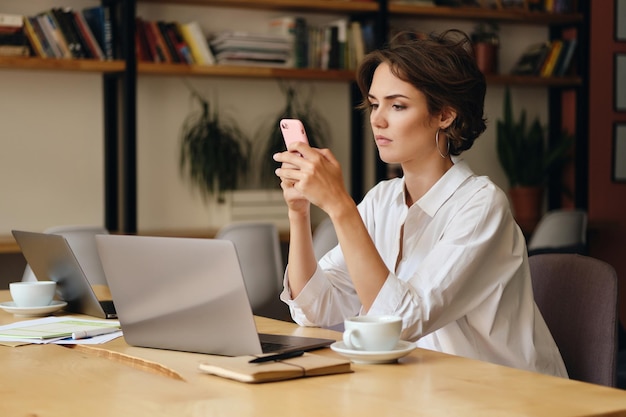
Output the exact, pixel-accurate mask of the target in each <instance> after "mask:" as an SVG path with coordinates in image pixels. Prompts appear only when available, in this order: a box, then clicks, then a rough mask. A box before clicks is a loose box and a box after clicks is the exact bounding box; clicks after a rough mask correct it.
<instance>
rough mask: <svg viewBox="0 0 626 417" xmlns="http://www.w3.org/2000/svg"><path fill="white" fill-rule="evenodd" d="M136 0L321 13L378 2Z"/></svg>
mask: <svg viewBox="0 0 626 417" xmlns="http://www.w3.org/2000/svg"><path fill="white" fill-rule="evenodd" d="M138 2H140V3H164V4H189V5H192V4H193V5H198V6H213V7H232V8H247V9H267V10H293V11H301V12H323V13H334V12H337V13H373V12H377V11H378V10H379V5H378V2H377V1H373V0H370V1H366V0H361V1H358V0H138Z"/></svg>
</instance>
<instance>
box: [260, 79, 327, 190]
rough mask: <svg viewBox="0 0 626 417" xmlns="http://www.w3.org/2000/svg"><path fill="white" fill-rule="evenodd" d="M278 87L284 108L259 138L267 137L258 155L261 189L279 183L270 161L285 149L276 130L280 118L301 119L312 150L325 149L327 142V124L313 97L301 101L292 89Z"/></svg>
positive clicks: (262, 130)
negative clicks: (314, 104) (283, 99)
mask: <svg viewBox="0 0 626 417" xmlns="http://www.w3.org/2000/svg"><path fill="white" fill-rule="evenodd" d="M281 88H282V90H283V92H284V93H285V97H286V103H285V107H284V108H283V109H282V110H281V111H280V112H279V113H278V114H277V115H276V116H275V117H274V118H270V121H269V122H268V123H267V124H266V125H265V126H263V127H262V128H261V129H260V132H262V133H261V137H265V138H266V139H265V141H264V142H262V146H263V148H262V149H261V151H260V152H258V155H259V158H260V159H259V160H258V161H257V162H258V164H259V167H260V180H261V183H262V185H263V186H271V188H275V186H277V185H278V181H279V180H278V178H277V177H276V175H275V174H274V171H275V170H276V168H277V167H278V165H277V164H276V162H275V161H274V160H273V159H272V155H274V154H275V153H276V152H282V151H284V150H285V142H284V141H283V137H282V133H281V131H280V127H279V122H280V120H281V119H300V121H302V124H303V125H304V129H305V130H306V133H307V137H308V139H309V144H310V145H311V146H312V147H315V148H321V147H324V146H328V143H329V141H330V139H329V138H330V136H329V128H328V123H327V122H326V120H325V119H324V118H323V117H322V116H321V115H320V114H319V113H317V112H316V111H315V109H314V107H313V104H312V94H310V95H309V96H308V97H307V98H306V99H304V100H303V99H301V97H300V96H299V95H298V92H297V91H296V89H295V88H294V87H293V86H291V85H284V84H281Z"/></svg>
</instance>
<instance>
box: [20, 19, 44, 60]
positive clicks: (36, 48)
mask: <svg viewBox="0 0 626 417" xmlns="http://www.w3.org/2000/svg"><path fill="white" fill-rule="evenodd" d="M24 33H25V34H26V37H27V39H28V42H29V43H30V46H31V48H32V49H33V52H34V53H35V55H36V56H38V57H39V58H47V57H48V55H47V53H46V50H45V49H44V47H43V45H42V43H41V40H40V39H39V36H37V33H36V32H35V28H34V27H33V25H32V23H31V21H30V19H29V18H28V17H25V18H24Z"/></svg>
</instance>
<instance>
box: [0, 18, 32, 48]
mask: <svg viewBox="0 0 626 417" xmlns="http://www.w3.org/2000/svg"><path fill="white" fill-rule="evenodd" d="M28 55H30V46H29V44H28V40H27V39H26V35H25V34H24V17H23V16H21V15H15V14H4V13H0V56H28Z"/></svg>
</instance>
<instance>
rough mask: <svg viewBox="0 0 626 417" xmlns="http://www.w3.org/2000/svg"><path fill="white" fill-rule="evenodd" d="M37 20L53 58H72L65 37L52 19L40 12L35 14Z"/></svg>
mask: <svg viewBox="0 0 626 417" xmlns="http://www.w3.org/2000/svg"><path fill="white" fill-rule="evenodd" d="M36 17H37V22H39V26H40V27H41V31H42V32H43V34H44V36H45V37H46V40H47V41H48V44H49V45H50V47H51V49H52V51H53V54H54V57H55V58H72V54H71V52H70V50H69V48H68V47H67V43H66V42H65V39H63V35H62V34H61V31H60V30H59V28H58V27H57V26H56V24H55V23H54V20H53V19H52V18H51V17H50V15H49V14H47V13H40V14H38V15H37V16H36Z"/></svg>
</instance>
